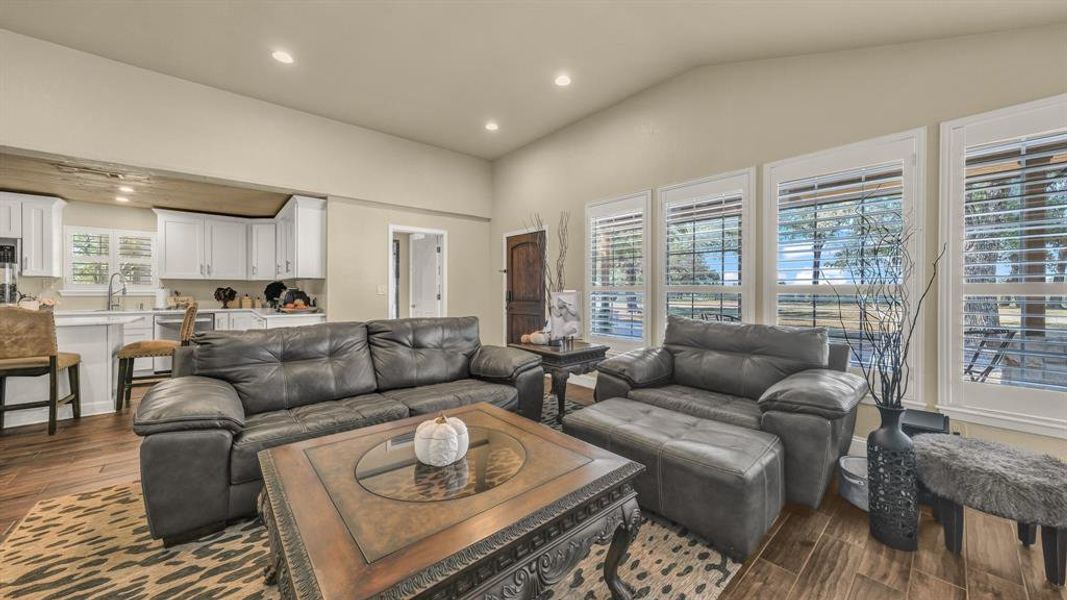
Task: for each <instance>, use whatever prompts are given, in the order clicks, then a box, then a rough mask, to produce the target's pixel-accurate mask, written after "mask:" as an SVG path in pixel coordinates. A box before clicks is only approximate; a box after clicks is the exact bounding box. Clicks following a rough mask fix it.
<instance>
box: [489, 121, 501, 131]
mask: <svg viewBox="0 0 1067 600" xmlns="http://www.w3.org/2000/svg"><path fill="white" fill-rule="evenodd" d="M485 128H486V129H488V130H489V131H496V130H497V129H500V125H497V123H496V121H489V122H488V123H486V124H485Z"/></svg>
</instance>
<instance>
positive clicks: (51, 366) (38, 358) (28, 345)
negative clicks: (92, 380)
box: [0, 306, 82, 435]
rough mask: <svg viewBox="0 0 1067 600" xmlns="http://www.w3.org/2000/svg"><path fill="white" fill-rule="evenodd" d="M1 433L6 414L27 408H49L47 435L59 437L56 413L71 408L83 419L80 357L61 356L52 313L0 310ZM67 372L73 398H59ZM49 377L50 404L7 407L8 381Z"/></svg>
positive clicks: (2, 308) (39, 402)
mask: <svg viewBox="0 0 1067 600" xmlns="http://www.w3.org/2000/svg"><path fill="white" fill-rule="evenodd" d="M0 340H4V343H3V344H0V429H3V428H4V413H6V412H8V411H15V410H25V409H28V408H42V407H45V406H47V407H48V435H55V433H56V413H57V412H58V411H59V407H60V406H62V405H64V404H70V405H71V410H73V411H74V418H75V419H79V418H81V414H82V404H81V385H80V380H79V373H78V365H80V364H81V360H82V358H81V356H80V355H78V354H74V353H71V352H60V351H59V347H58V344H57V343H56V319H55V315H54V314H52V311H50V310H27V309H25V308H18V307H14V306H5V307H0ZM63 369H66V370H67V378H68V381H69V382H70V394H68V395H66V396H64V397H62V398H60V397H59V379H58V375H59V371H61V370H63ZM41 375H48V400H40V401H37V402H24V403H20V404H14V405H11V406H6V405H5V404H4V400H5V398H4V392H5V388H6V387H7V378H8V377H40V376H41Z"/></svg>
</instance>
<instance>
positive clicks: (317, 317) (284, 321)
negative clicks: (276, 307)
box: [266, 314, 326, 329]
mask: <svg viewBox="0 0 1067 600" xmlns="http://www.w3.org/2000/svg"><path fill="white" fill-rule="evenodd" d="M266 321H267V329H280V328H282V327H303V326H305V325H316V324H318V323H325V322H326V315H323V314H313V315H289V316H285V317H273V318H269V319H266Z"/></svg>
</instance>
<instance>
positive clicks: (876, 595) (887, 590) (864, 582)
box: [848, 575, 905, 600]
mask: <svg viewBox="0 0 1067 600" xmlns="http://www.w3.org/2000/svg"><path fill="white" fill-rule="evenodd" d="M904 599H905V596H904V592H902V591H901V590H895V589H893V588H891V587H889V586H887V585H883V584H881V583H878V582H877V581H875V580H873V579H871V578H870V577H865V576H863V575H856V580H855V581H853V582H852V591H851V592H849V595H848V600H904Z"/></svg>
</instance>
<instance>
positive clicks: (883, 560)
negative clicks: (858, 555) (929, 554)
mask: <svg viewBox="0 0 1067 600" xmlns="http://www.w3.org/2000/svg"><path fill="white" fill-rule="evenodd" d="M828 530H829V528H828ZM913 555H914V553H913V552H905V551H903V550H894V549H893V548H890V547H889V546H886V545H885V544H883V543H881V542H879V541H878V540H876V539H874V538H869V539H868V540H867V544H866V545H865V546H864V548H863V558H862V560H860V565H859V568H858V570H857V572H858V573H859V574H860V575H863V576H864V577H867V578H869V579H871V580H873V581H875V582H877V583H880V584H882V585H884V586H886V587H889V588H892V589H895V590H897V591H899V592H901V593H904V592H907V591H908V576H909V574H910V573H911V562H912V557H913Z"/></svg>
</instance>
